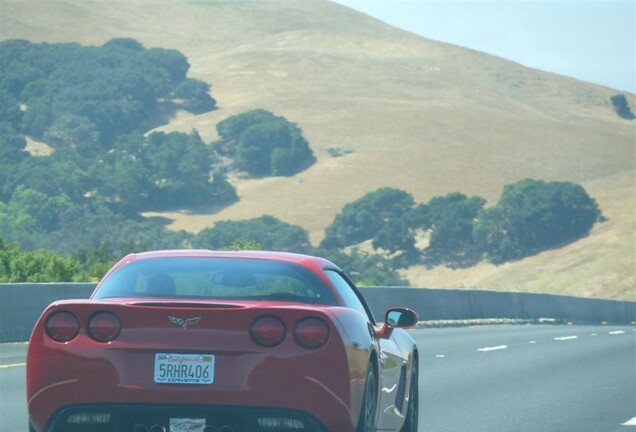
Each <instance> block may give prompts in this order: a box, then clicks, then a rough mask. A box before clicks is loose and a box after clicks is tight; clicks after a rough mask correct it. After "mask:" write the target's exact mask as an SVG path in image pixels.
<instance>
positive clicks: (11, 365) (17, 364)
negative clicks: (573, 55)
mask: <svg viewBox="0 0 636 432" xmlns="http://www.w3.org/2000/svg"><path fill="white" fill-rule="evenodd" d="M20 366H26V363H14V364H6V365H0V369H9V368H13V367H20Z"/></svg>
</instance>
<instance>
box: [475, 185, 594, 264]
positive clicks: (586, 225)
mask: <svg viewBox="0 0 636 432" xmlns="http://www.w3.org/2000/svg"><path fill="white" fill-rule="evenodd" d="M601 220H603V216H602V214H601V212H600V210H599V208H598V205H597V204H596V201H595V200H594V199H592V198H591V197H590V196H589V195H588V194H587V192H585V190H584V189H583V187H581V186H580V185H578V184H575V183H571V182H545V181H541V180H532V179H526V180H522V181H519V182H517V183H514V184H511V185H507V186H505V187H504V190H503V193H502V195H501V198H500V199H499V202H497V205H496V206H495V207H493V208H491V209H487V210H485V211H483V212H482V213H481V214H480V216H479V217H478V219H477V222H476V224H475V228H474V231H473V236H474V238H475V241H476V243H477V245H478V247H479V248H480V250H481V251H483V252H484V253H485V255H486V257H487V258H488V259H489V260H490V261H492V262H495V263H501V262H505V261H510V260H516V259H520V258H523V257H524V256H528V255H532V254H535V253H537V252H539V251H542V250H545V249H550V248H554V247H558V246H560V245H563V244H567V243H570V242H572V241H575V240H577V239H579V238H581V237H583V236H586V235H587V234H588V233H589V231H590V230H591V229H592V227H593V225H594V223H595V222H597V221H601Z"/></svg>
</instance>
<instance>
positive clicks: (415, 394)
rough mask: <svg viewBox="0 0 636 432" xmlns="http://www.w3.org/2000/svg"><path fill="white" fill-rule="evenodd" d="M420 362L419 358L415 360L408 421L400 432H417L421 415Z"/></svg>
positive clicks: (407, 414)
mask: <svg viewBox="0 0 636 432" xmlns="http://www.w3.org/2000/svg"><path fill="white" fill-rule="evenodd" d="M418 372H419V368H418V362H417V358H413V367H412V370H411V388H410V390H409V405H408V408H407V409H406V420H405V422H404V425H403V426H402V429H400V432H417V424H418V415H419V402H418V400H419V383H418Z"/></svg>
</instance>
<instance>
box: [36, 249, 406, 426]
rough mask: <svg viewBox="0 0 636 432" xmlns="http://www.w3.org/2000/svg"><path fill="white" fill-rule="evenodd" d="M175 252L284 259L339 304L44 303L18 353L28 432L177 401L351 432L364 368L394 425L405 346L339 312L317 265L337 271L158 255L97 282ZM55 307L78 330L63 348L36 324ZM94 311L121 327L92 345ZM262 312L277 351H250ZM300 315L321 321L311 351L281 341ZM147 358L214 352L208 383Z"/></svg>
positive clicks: (347, 311)
mask: <svg viewBox="0 0 636 432" xmlns="http://www.w3.org/2000/svg"><path fill="white" fill-rule="evenodd" d="M175 256H177V257H197V258H206V259H215V258H237V257H239V258H240V259H251V260H254V259H256V260H273V261H278V262H286V263H292V264H294V265H298V266H302V267H303V268H305V269H308V270H310V271H311V272H312V273H313V274H315V275H316V276H317V277H318V278H319V279H320V280H321V281H322V282H323V283H324V285H325V286H326V287H328V288H329V289H330V290H331V292H332V293H333V295H334V298H335V299H336V302H337V303H338V304H335V305H324V304H302V303H297V302H289V301H261V300H258V301H256V300H225V299H223V300H220V299H188V298H140V297H115V298H108V299H96V298H92V299H90V300H68V301H59V302H55V303H53V304H51V305H50V306H49V307H48V308H47V309H46V310H45V311H44V312H43V314H42V316H41V317H40V319H39V321H38V323H37V324H36V326H35V328H34V331H33V333H32V336H31V340H30V344H29V349H28V357H27V399H28V410H29V417H30V419H29V420H30V423H31V426H32V428H33V430H35V431H37V432H40V431H45V430H47V429H46V428H47V427H48V428H50V427H51V424H52V423H51V422H52V420H53V419H55V417H56V415H57V414H58V413H59V412H60V410H63V409H65V408H68V407H81V406H93V405H95V406H100V405H101V404H103V405H104V406H108V405H109V404H124V405H125V404H129V405H135V404H140V405H149V406H150V405H152V406H158V407H161V406H165V407H176V408H175V409H177V411H178V410H179V408H178V407H180V406H182V407H197V406H220V407H234V406H236V407H248V408H249V407H252V408H254V409H257V408H263V409H267V408H274V409H278V408H280V409H286V410H293V411H295V412H300V413H304V414H307V415H309V416H311V417H312V418H313V419H315V420H317V421H318V422H319V423H320V425H322V427H324V428H326V430H329V431H338V432H346V431H353V430H355V428H356V425H357V423H358V418H359V415H360V412H361V408H362V403H363V394H364V387H365V377H366V373H367V370H368V368H369V365H370V364H372V365H373V367H374V368H376V369H377V374H378V376H379V380H378V381H379V383H378V387H379V388H378V395H379V396H380V397H379V402H378V403H379V406H378V409H377V412H378V423H377V426H378V428H379V429H387V430H399V427H400V426H401V424H402V423H403V422H404V411H405V408H404V407H401V409H398V407H396V405H401V401H396V389H397V388H398V386H402V387H404V380H405V378H408V376H409V371H410V367H411V364H412V361H413V356H414V355H416V347H415V344H414V343H413V341H412V339H411V338H410V336H408V334H407V333H406V332H404V331H403V330H401V329H399V328H395V329H393V331H392V332H391V333H392V334H391V335H390V336H389V337H384V338H383V337H378V336H377V335H376V333H377V330H378V329H377V328H374V327H373V326H372V325H370V323H369V321H368V318H367V317H365V316H363V315H362V314H361V313H359V312H358V311H355V310H353V309H351V308H348V307H345V306H344V300H343V296H341V295H340V294H339V293H338V291H337V290H336V289H335V288H334V287H333V285H332V283H331V282H330V280H329V278H328V277H327V276H325V274H324V269H325V268H332V269H337V267H336V266H334V265H333V264H332V263H330V262H329V261H326V260H324V259H320V258H315V257H308V256H304V255H295V254H286V253H267V252H244V253H231V252H227V253H226V252H210V251H161V252H152V253H145V254H139V255H131V256H128V257H126V258H124V259H122V260H121V261H120V262H119V263H117V264H116V265H115V266H114V267H113V269H111V270H110V271H109V272H108V274H107V275H106V276H105V277H104V279H103V281H105V280H108V278H109V277H110V276H111V275H112V274H114V273H115V272H117V270H118V269H120V268H121V267H123V266H126V265H128V264H130V263H132V262H135V261H138V260H145V259H162V258H169V257H175ZM103 281H102V282H101V283H100V284H99V285H98V287H97V288H96V290H95V293H98V292H99V290H100V287H101V285H102V284H103V283H104V282H103ZM95 293H94V294H93V297H95ZM56 311H67V312H70V313H72V314H73V315H74V316H75V317H77V319H78V321H79V323H80V329H79V333H78V334H77V336H76V337H75V338H73V339H72V340H70V341H68V342H56V341H54V340H53V339H52V338H51V337H50V336H49V335H48V334H47V331H46V329H45V326H46V322H47V319H48V318H49V317H51V316H52V315H53V314H54V313H55V312H56ZM104 311H105V312H110V313H113V314H114V315H115V316H117V317H118V318H119V321H120V322H121V332H120V333H119V335H118V336H117V337H116V339H114V340H113V341H112V342H107V343H102V342H96V341H95V340H94V339H93V338H92V337H91V335H90V333H89V331H88V330H87V323H88V322H89V320H90V319H91V317H92V316H94V314H96V313H97V312H104ZM262 316H274V317H277V318H278V319H280V320H281V321H282V322H283V323H284V326H285V328H286V331H287V332H286V336H285V338H284V339H283V340H282V342H280V344H278V345H276V346H274V347H265V346H261V345H259V344H258V343H256V342H255V340H254V339H253V337H252V336H251V334H250V325H251V324H252V323H253V322H254V321H255V320H256V319H257V318H259V317H262ZM170 317H173V318H177V319H182V320H184V321H185V320H187V319H192V324H191V325H189V326H187V327H186V325H183V326H182V325H176V324H175V323H174V322H171V320H170ZM307 317H313V318H318V319H320V320H322V321H323V322H324V323H326V324H327V326H328V330H329V337H328V339H327V341H326V343H325V344H324V345H322V346H320V347H319V348H317V349H308V348H305V347H303V346H301V345H300V344H299V343H298V342H297V341H296V340H295V338H294V336H293V335H292V329H294V328H295V326H296V324H297V323H298V322H300V321H301V320H303V319H306V318H307ZM194 318H196V319H194ZM195 321H196V322H195ZM157 353H178V354H199V355H204V354H209V355H213V356H214V359H215V360H214V362H215V364H214V382H213V383H212V384H203V385H192V384H157V383H155V381H154V375H153V373H154V367H153V365H154V362H155V355H156V354H157ZM405 371H406V373H405ZM401 380H402V383H401ZM406 383H407V387H406V388H403V389H402V390H405V391H406V394H407V395H408V392H409V391H410V390H409V389H408V383H410V380H409V379H406ZM166 409H167V408H166ZM183 412H188V410H187V409H185V410H184V411H183ZM78 430H80V429H78ZM81 430H84V429H81ZM165 430H168V429H165ZM47 431H48V430H47Z"/></svg>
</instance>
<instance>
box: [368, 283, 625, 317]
mask: <svg viewBox="0 0 636 432" xmlns="http://www.w3.org/2000/svg"><path fill="white" fill-rule="evenodd" d="M361 291H362V293H363V295H364V297H365V299H366V300H367V302H368V303H369V306H370V307H371V309H372V311H373V314H374V315H375V317H376V319H378V320H382V319H383V318H384V313H385V311H386V308H387V307H390V306H406V307H410V308H412V309H414V310H415V311H416V312H417V313H418V314H419V316H420V319H421V320H424V321H433V320H465V319H487V318H509V319H521V320H524V319H525V320H537V319H541V318H551V319H556V320H564V321H571V322H575V323H597V324H598V323H601V322H607V323H609V324H625V323H631V322H632V321H636V302H627V301H616V300H602V299H591V298H581V297H569V296H561V295H550V294H533V293H519V292H496V291H477V290H453V289H428V288H425V289H417V288H390V287H385V288H379V287H378V288H363V289H362V290H361Z"/></svg>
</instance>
